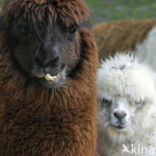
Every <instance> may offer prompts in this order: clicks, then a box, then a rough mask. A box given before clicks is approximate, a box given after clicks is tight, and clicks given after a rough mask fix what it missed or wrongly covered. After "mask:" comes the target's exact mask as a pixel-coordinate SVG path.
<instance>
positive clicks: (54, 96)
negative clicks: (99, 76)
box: [0, 0, 98, 156]
mask: <svg viewBox="0 0 156 156" xmlns="http://www.w3.org/2000/svg"><path fill="white" fill-rule="evenodd" d="M87 21H88V10H87V8H86V6H85V5H84V3H83V2H82V1H81V0H72V1H71V0H64V1H61V0H42V1H40V0H34V1H31V0H23V1H21V0H6V1H5V5H4V14H3V17H2V21H1V32H0V155H1V156H94V155H95V152H96V71H97V66H98V56H97V48H96V44H95V41H94V37H93V35H92V33H91V32H90V30H89V29H88V28H87V27H86V25H87V24H86V22H87ZM46 74H49V75H50V77H51V78H52V79H53V80H48V79H46Z"/></svg>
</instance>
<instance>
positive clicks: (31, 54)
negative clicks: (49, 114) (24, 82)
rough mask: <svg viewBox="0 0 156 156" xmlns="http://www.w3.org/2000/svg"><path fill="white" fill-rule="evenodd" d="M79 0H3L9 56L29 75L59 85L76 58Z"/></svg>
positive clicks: (84, 13)
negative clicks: (9, 49) (10, 53)
mask: <svg viewBox="0 0 156 156" xmlns="http://www.w3.org/2000/svg"><path fill="white" fill-rule="evenodd" d="M87 18H88V10H87V8H86V6H85V5H84V3H83V1H81V0H64V1H61V0H34V1H30V0H22V1H21V0H6V1H5V4H4V14H3V17H2V20H3V22H2V24H3V25H4V29H2V30H3V31H5V32H6V34H7V40H8V43H9V47H11V49H12V57H13V59H14V60H15V62H16V64H17V66H18V68H19V69H20V70H21V71H22V72H23V73H25V74H26V75H27V76H28V77H29V78H31V79H35V80H36V82H39V83H40V84H42V85H44V86H46V87H49V88H51V87H60V86H62V84H64V82H65V81H66V79H67V77H68V76H69V74H70V73H71V72H72V71H73V70H74V68H75V67H76V65H77V64H78V62H79V60H80V55H81V50H80V36H79V29H80V27H81V26H82V25H83V24H84V23H85V21H87V20H88V19H87Z"/></svg>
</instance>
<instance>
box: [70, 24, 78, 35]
mask: <svg viewBox="0 0 156 156" xmlns="http://www.w3.org/2000/svg"><path fill="white" fill-rule="evenodd" d="M76 30H77V26H76V25H71V26H70V27H69V28H68V32H69V33H71V34H73V33H75V32H76Z"/></svg>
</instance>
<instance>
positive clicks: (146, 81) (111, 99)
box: [97, 54, 156, 144]
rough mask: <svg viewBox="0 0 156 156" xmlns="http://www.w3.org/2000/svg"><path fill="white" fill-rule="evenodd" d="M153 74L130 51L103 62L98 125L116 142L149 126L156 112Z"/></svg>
mask: <svg viewBox="0 0 156 156" xmlns="http://www.w3.org/2000/svg"><path fill="white" fill-rule="evenodd" d="M154 77H155V74H154V73H153V72H152V71H151V70H150V69H149V68H148V67H147V66H145V65H144V64H141V63H138V61H137V60H136V59H135V58H134V57H132V56H130V55H128V54H117V55H116V56H115V57H114V58H110V59H108V60H106V61H105V62H102V64H101V67H100V68H99V71H98V80H97V86H98V126H99V131H100V132H102V131H103V133H105V134H107V136H108V137H109V138H110V140H111V141H112V142H113V143H115V144H116V143H122V142H124V141H126V139H130V138H131V137H133V136H134V135H138V134H141V133H142V132H144V130H145V129H147V128H150V126H151V122H152V115H154V113H155V112H156V110H155V108H156V103H155V102H156V101H155V97H156V90H155V86H154V85H155V84H154V81H155V78H154ZM99 137H100V136H99Z"/></svg>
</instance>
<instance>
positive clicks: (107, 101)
mask: <svg viewBox="0 0 156 156" xmlns="http://www.w3.org/2000/svg"><path fill="white" fill-rule="evenodd" d="M102 103H103V105H105V106H108V105H111V103H112V101H111V100H108V99H105V98H103V100H102Z"/></svg>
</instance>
